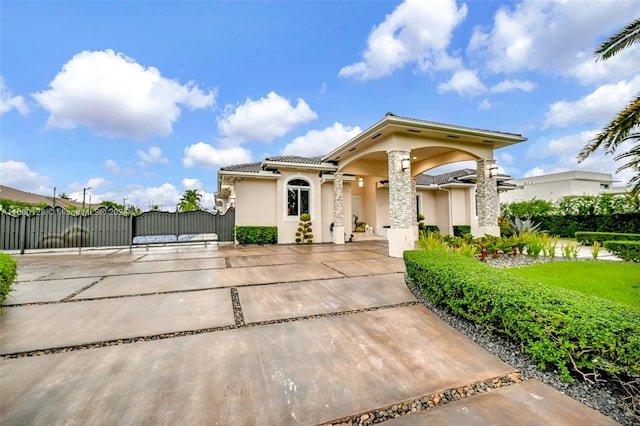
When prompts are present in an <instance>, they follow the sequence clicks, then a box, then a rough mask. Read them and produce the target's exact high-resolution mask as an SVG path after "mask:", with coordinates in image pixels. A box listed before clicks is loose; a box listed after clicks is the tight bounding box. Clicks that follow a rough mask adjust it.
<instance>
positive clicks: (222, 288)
mask: <svg viewBox="0 0 640 426" xmlns="http://www.w3.org/2000/svg"><path fill="white" fill-rule="evenodd" d="M395 274H404V272H390V273H388V274H370V275H356V276H348V275H345V276H342V277H329V278H311V279H308V280H298V281H287V282H282V281H273V282H266V283H256V284H246V285H242V286H238V285H226V286H220V287H203V288H190V289H182V290H167V291H157V292H154V293H135V294H119V295H114V296H101V297H88V298H85V299H70V300H65V301H46V302H30V303H16V304H6V305H2V308H19V307H21V306H37V305H54V304H56V303H78V302H90V301H94V300H109V299H123V298H127V297H143V296H157V295H162V294H178V293H191V292H194V291H210V290H225V289H230V288H234V287H235V288H238V287H239V288H251V287H260V286H267V285H278V284H295V283H307V282H312V281H328V280H341V279H349V278H362V277H374V276H375V277H378V276H386V275H395ZM111 276H113V275H106V276H104V277H100V280H99V281H102V280H103V279H105V278H107V277H111ZM74 279H75V278H74ZM96 284H97V283H96Z"/></svg>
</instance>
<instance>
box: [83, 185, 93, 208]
mask: <svg viewBox="0 0 640 426" xmlns="http://www.w3.org/2000/svg"><path fill="white" fill-rule="evenodd" d="M87 189H91V187H90V186H87V187H85V188H82V214H84V200H85V198H86V197H87Z"/></svg>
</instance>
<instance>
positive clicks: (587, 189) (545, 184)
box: [500, 171, 627, 203]
mask: <svg viewBox="0 0 640 426" xmlns="http://www.w3.org/2000/svg"><path fill="white" fill-rule="evenodd" d="M507 183H510V184H513V185H515V187H516V188H515V189H513V190H511V191H506V192H500V202H501V203H513V202H518V201H530V200H532V199H534V198H535V199H536V200H547V201H552V202H553V201H557V200H559V199H561V198H564V197H569V196H581V195H593V196H595V195H600V194H603V193H606V194H623V193H625V192H627V189H626V188H624V187H622V188H620V187H616V188H614V187H613V183H614V180H613V178H612V177H611V174H609V173H596V172H584V171H570V172H560V173H550V174H547V175H540V176H533V177H527V178H521V179H513V180H510V181H507Z"/></svg>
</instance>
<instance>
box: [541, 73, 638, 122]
mask: <svg viewBox="0 0 640 426" xmlns="http://www.w3.org/2000/svg"><path fill="white" fill-rule="evenodd" d="M639 91H640V74H639V75H638V76H637V77H635V78H634V79H633V80H631V81H620V82H618V83H616V84H605V85H602V86H600V87H598V88H597V89H596V90H594V91H593V92H591V93H589V94H588V95H586V96H584V97H582V98H581V99H580V100H578V101H575V102H568V101H559V102H555V103H553V104H552V105H551V106H550V108H549V110H548V111H547V112H546V113H545V117H546V118H545V122H544V127H545V128H548V127H567V126H569V125H572V124H576V123H584V122H595V123H598V124H602V123H604V122H606V121H608V120H610V119H611V118H613V116H614V115H616V114H617V113H618V112H619V111H621V110H622V109H623V108H624V107H626V106H627V104H628V103H629V102H630V101H631V98H632V96H633V94H635V93H638V92H639Z"/></svg>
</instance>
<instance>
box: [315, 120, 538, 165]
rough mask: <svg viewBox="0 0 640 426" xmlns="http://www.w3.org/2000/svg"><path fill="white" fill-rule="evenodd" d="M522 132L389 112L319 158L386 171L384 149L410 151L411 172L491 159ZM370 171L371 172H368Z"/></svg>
mask: <svg viewBox="0 0 640 426" xmlns="http://www.w3.org/2000/svg"><path fill="white" fill-rule="evenodd" d="M525 140H526V138H523V137H522V136H521V135H516V134H511V133H503V132H495V131H490V130H482V129H472V128H467V127H461V126H455V125H448V124H442V123H434V122H430V121H423V120H416V119H411V118H405V117H399V116H396V115H394V114H392V113H388V114H387V115H386V116H385V117H384V118H383V119H382V120H380V121H378V122H377V123H376V124H374V125H373V126H371V127H370V128H368V129H367V130H365V131H364V132H362V133H360V134H359V135H358V136H356V137H354V138H353V139H351V140H350V141H348V142H347V143H345V144H344V145H342V146H340V147H338V148H337V149H335V150H334V151H333V152H331V153H329V154H328V155H327V156H325V157H324V158H323V159H322V160H323V161H327V162H334V163H336V164H338V169H339V171H340V172H343V173H349V174H377V175H380V167H381V164H382V167H384V170H385V173H384V174H386V173H387V152H388V151H392V150H403V151H410V152H411V156H412V157H415V158H412V173H413V174H414V175H417V174H419V173H422V172H424V171H426V170H429V169H431V168H433V167H437V166H439V165H442V164H448V163H451V162H455V161H462V160H470V159H479V158H487V159H489V158H493V151H494V150H495V149H497V148H502V147H504V146H509V145H513V144H515V143H519V142H522V141H525ZM369 170H370V172H369Z"/></svg>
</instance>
